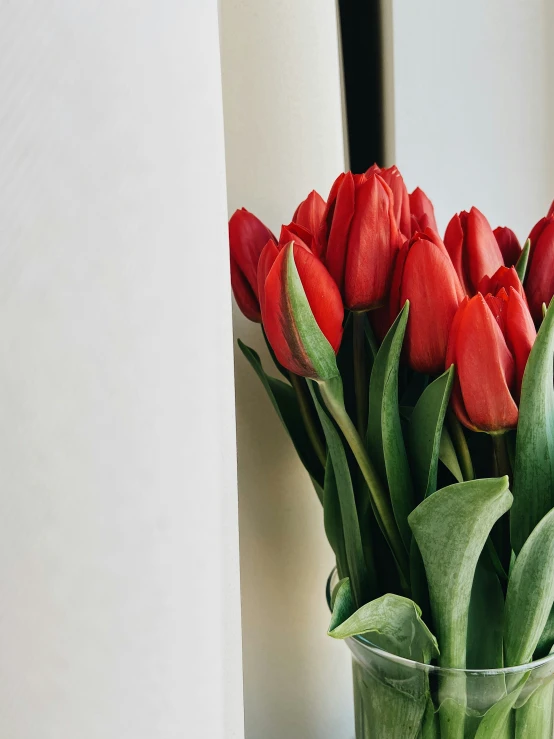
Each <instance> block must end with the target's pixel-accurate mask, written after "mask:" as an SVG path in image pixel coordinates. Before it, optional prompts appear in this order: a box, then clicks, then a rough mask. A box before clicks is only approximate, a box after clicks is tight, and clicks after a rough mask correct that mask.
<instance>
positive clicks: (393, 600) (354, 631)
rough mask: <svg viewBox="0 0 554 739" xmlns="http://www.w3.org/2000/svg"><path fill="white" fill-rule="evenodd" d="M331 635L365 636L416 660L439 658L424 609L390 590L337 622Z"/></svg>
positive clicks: (330, 630) (387, 650)
mask: <svg viewBox="0 0 554 739" xmlns="http://www.w3.org/2000/svg"><path fill="white" fill-rule="evenodd" d="M336 621H337V619H335V618H334V613H333V620H332V628H330V629H329V636H332V637H333V638H334V639H348V638H349V637H352V636H360V635H362V634H363V635H364V636H366V637H367V638H368V640H369V641H370V642H371V643H372V644H374V645H375V646H376V647H379V649H383V650H385V651H386V652H390V653H391V654H396V655H397V656H398V657H404V658H405V659H412V660H415V661H416V662H430V661H431V659H433V657H438V655H439V647H438V644H437V640H436V639H435V637H434V636H433V634H432V633H431V632H430V631H429V629H428V628H427V626H426V625H425V624H424V622H423V621H422V619H421V608H420V607H419V606H418V605H417V603H414V602H413V600H410V599H409V598H403V597H402V596H400V595H393V594H391V593H387V594H386V595H383V596H381V597H380V598H377V599H376V600H372V601H371V602H370V603H366V604H365V605H363V606H362V607H361V608H359V609H358V610H357V611H356V612H355V613H353V614H352V615H351V616H350V618H347V619H346V621H343V622H342V623H340V624H338V625H335V624H336Z"/></svg>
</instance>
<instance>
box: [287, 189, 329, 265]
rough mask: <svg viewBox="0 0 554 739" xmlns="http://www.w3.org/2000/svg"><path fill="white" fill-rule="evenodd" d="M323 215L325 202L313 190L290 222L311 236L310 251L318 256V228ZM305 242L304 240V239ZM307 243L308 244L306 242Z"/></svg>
mask: <svg viewBox="0 0 554 739" xmlns="http://www.w3.org/2000/svg"><path fill="white" fill-rule="evenodd" d="M324 213H325V200H323V198H322V197H321V195H320V194H319V193H317V192H316V191H315V190H312V192H311V193H310V194H309V195H308V197H307V198H306V200H303V201H302V202H301V203H300V205H299V206H298V208H297V209H296V210H295V211H294V215H293V217H292V222H293V223H294V224H296V225H297V226H300V227H301V228H303V229H305V230H306V231H307V232H309V233H310V234H311V235H312V239H313V244H312V245H311V247H312V250H313V251H314V252H315V253H316V254H318V243H319V242H318V240H317V236H318V234H319V228H320V226H321V221H322V220H323V215H324ZM304 241H305V239H304ZM306 243H308V242H306Z"/></svg>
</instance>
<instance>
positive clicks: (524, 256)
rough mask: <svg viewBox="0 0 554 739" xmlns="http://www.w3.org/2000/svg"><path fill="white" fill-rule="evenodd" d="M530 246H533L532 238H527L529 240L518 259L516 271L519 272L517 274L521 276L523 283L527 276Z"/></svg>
mask: <svg viewBox="0 0 554 739" xmlns="http://www.w3.org/2000/svg"><path fill="white" fill-rule="evenodd" d="M530 248H531V239H527V241H526V242H525V244H524V245H523V249H522V250H521V254H520V255H519V259H518V260H517V264H516V272H517V276H518V277H519V280H520V282H521V284H523V282H524V281H525V276H526V274H527V263H528V262H529V250H530Z"/></svg>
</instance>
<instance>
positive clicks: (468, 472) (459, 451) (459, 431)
mask: <svg viewBox="0 0 554 739" xmlns="http://www.w3.org/2000/svg"><path fill="white" fill-rule="evenodd" d="M447 419H448V428H449V429H450V435H451V437H452V443H453V444H454V449H455V450H456V455H457V457H458V462H459V463H460V469H461V471H462V475H463V478H464V480H466V481H467V480H473V478H474V472H473V462H472V461H471V455H470V453H469V447H468V445H467V441H466V436H465V434H464V430H463V428H462V424H461V423H460V422H459V421H458V419H457V418H456V414H455V413H454V411H453V410H452V408H449V409H448V412H447Z"/></svg>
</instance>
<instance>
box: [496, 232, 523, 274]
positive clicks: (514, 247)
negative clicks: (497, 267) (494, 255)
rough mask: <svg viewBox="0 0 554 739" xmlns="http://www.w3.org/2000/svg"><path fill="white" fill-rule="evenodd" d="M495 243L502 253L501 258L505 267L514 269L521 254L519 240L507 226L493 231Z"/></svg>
mask: <svg viewBox="0 0 554 739" xmlns="http://www.w3.org/2000/svg"><path fill="white" fill-rule="evenodd" d="M493 234H494V237H495V239H496V243H497V244H498V246H499V247H500V251H501V252H502V258H503V259H504V264H505V265H506V267H515V265H516V264H517V260H518V259H519V256H520V254H521V244H520V243H519V239H518V238H517V236H516V235H515V233H514V232H513V231H512V229H511V228H508V227H507V226H498V228H495V229H494V231H493Z"/></svg>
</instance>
